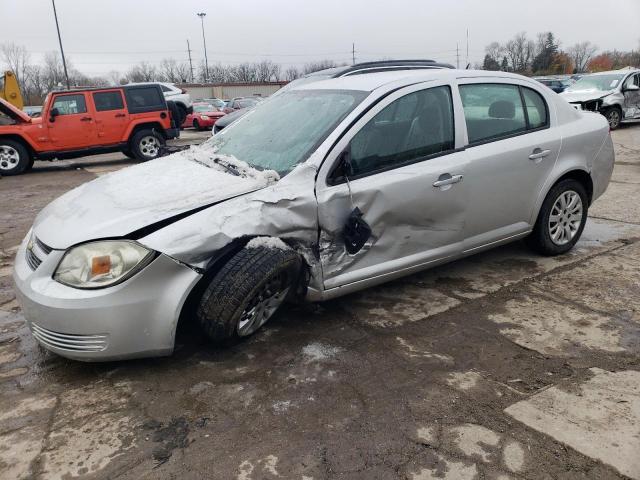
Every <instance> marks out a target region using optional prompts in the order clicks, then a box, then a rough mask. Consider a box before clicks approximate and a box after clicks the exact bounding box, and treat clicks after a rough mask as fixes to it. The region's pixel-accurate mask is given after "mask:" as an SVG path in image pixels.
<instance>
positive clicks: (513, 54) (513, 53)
mask: <svg viewBox="0 0 640 480" xmlns="http://www.w3.org/2000/svg"><path fill="white" fill-rule="evenodd" d="M534 51H535V43H534V42H533V41H532V40H529V39H528V38H527V34H526V33H525V32H520V33H518V34H517V35H516V36H515V37H513V39H511V40H509V41H508V42H507V44H506V46H505V54H506V56H507V57H508V59H509V62H510V64H511V69H512V70H513V71H514V72H524V71H526V70H527V68H528V67H529V64H530V63H531V60H532V59H533V54H534Z"/></svg>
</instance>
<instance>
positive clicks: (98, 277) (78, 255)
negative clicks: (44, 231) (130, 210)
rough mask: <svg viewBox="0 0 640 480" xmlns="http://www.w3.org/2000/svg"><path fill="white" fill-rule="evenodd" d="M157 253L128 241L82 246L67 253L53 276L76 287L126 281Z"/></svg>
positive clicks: (107, 241) (106, 284) (101, 242)
mask: <svg viewBox="0 0 640 480" xmlns="http://www.w3.org/2000/svg"><path fill="white" fill-rule="evenodd" d="M154 256H155V252H153V251H151V250H148V249H146V248H144V247H143V246H142V245H140V244H138V243H135V242H132V241H128V240H104V241H98V242H91V243H85V244H83V245H78V246H77V247H75V248H72V249H71V250H68V251H67V253H65V254H64V257H63V258H62V261H61V262H60V264H59V265H58V268H56V271H55V273H54V274H53V279H54V280H55V281H57V282H60V283H62V284H64V285H68V286H69V287H74V288H103V287H108V286H110V285H115V284H116V283H120V282H123V281H124V280H126V279H127V278H129V277H131V276H132V275H134V274H135V273H136V272H137V271H139V270H141V269H142V268H143V267H144V266H146V265H147V264H149V262H151V260H153V258H154Z"/></svg>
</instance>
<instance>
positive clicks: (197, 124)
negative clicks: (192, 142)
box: [193, 120, 200, 130]
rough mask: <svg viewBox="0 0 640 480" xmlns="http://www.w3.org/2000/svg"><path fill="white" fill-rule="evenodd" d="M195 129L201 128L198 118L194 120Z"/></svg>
mask: <svg viewBox="0 0 640 480" xmlns="http://www.w3.org/2000/svg"><path fill="white" fill-rule="evenodd" d="M193 129H194V130H200V124H199V123H198V120H194V121H193Z"/></svg>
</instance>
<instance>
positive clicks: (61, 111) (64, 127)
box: [43, 93, 97, 150]
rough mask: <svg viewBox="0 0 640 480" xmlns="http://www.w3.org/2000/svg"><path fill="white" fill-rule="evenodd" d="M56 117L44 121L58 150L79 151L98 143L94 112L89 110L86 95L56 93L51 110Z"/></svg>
mask: <svg viewBox="0 0 640 480" xmlns="http://www.w3.org/2000/svg"><path fill="white" fill-rule="evenodd" d="M54 108H55V109H57V110H58V115H57V116H56V117H49V118H45V119H43V122H46V124H47V128H48V130H49V137H50V138H51V142H52V144H53V145H54V147H55V149H56V150H77V149H81V148H86V147H89V146H91V145H95V143H96V141H97V135H96V124H95V119H94V112H93V111H92V110H91V109H90V108H89V102H87V94H86V93H56V94H54V96H53V98H52V103H51V110H50V111H52V110H53V109H54Z"/></svg>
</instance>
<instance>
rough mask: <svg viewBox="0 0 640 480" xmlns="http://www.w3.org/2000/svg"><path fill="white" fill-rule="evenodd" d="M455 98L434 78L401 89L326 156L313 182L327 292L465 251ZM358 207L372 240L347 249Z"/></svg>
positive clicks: (463, 159)
mask: <svg viewBox="0 0 640 480" xmlns="http://www.w3.org/2000/svg"><path fill="white" fill-rule="evenodd" d="M432 85H433V86H432ZM456 95H457V91H454V90H452V88H451V87H450V85H447V84H440V85H438V83H437V82H429V83H428V84H425V83H422V84H419V85H413V86H410V87H406V88H402V89H400V90H398V91H396V92H394V93H392V94H390V95H389V96H387V97H386V98H385V99H383V100H382V101H380V102H379V103H378V104H377V105H375V106H373V107H372V108H371V109H370V110H369V111H368V112H367V113H366V114H364V116H363V117H361V118H360V119H359V120H358V121H357V122H356V123H355V124H354V125H353V126H352V127H351V128H350V129H349V130H348V131H347V132H346V133H345V135H344V136H343V137H342V139H341V140H339V141H338V142H337V144H336V145H335V146H334V148H333V149H332V151H331V152H330V153H329V155H328V157H327V160H326V161H325V162H324V163H323V166H322V169H321V171H320V174H319V175H318V183H317V185H316V195H317V199H318V219H319V224H320V246H319V248H320V260H321V265H322V271H323V279H324V287H325V289H326V290H330V289H332V288H336V287H341V286H345V285H349V284H351V285H352V286H356V285H358V283H360V282H367V284H372V283H380V282H382V281H384V280H387V279H390V278H393V277H395V276H400V275H402V274H405V273H408V272H410V271H412V270H417V269H420V268H423V267H424V266H426V265H428V264H433V263H435V262H437V261H441V260H443V259H446V258H451V257H454V256H456V255H457V254H459V253H460V251H461V246H462V240H463V237H462V235H463V231H464V224H465V219H466V209H467V203H468V186H467V182H466V180H465V181H463V177H464V176H465V175H466V165H467V155H466V153H465V152H464V151H458V150H456V147H457V146H459V145H461V142H462V136H461V135H460V134H459V132H461V131H462V129H463V126H462V124H461V123H460V122H461V120H462V115H461V110H460V107H459V104H460V102H459V100H458V101H454V97H455V96H456ZM455 105H458V106H457V107H456V106H455ZM456 110H457V111H456ZM454 112H455V114H454ZM343 152H349V156H350V165H351V169H352V172H351V174H349V175H348V176H347V177H345V175H343V173H342V171H341V169H340V168H339V165H340V159H341V158H342V157H343V156H344V155H345V154H344V153H343ZM347 180H348V181H347ZM355 207H357V208H358V209H360V211H361V212H362V214H363V215H362V219H363V220H364V221H365V222H367V224H368V225H369V226H370V228H371V236H370V237H369V239H368V241H367V242H366V243H365V245H364V246H363V247H362V248H361V249H360V250H359V251H358V252H356V253H353V254H349V253H348V252H347V250H346V248H345V243H344V240H345V238H344V227H345V223H346V221H347V218H348V217H349V215H350V213H351V212H352V211H353V209H354V208H355Z"/></svg>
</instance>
